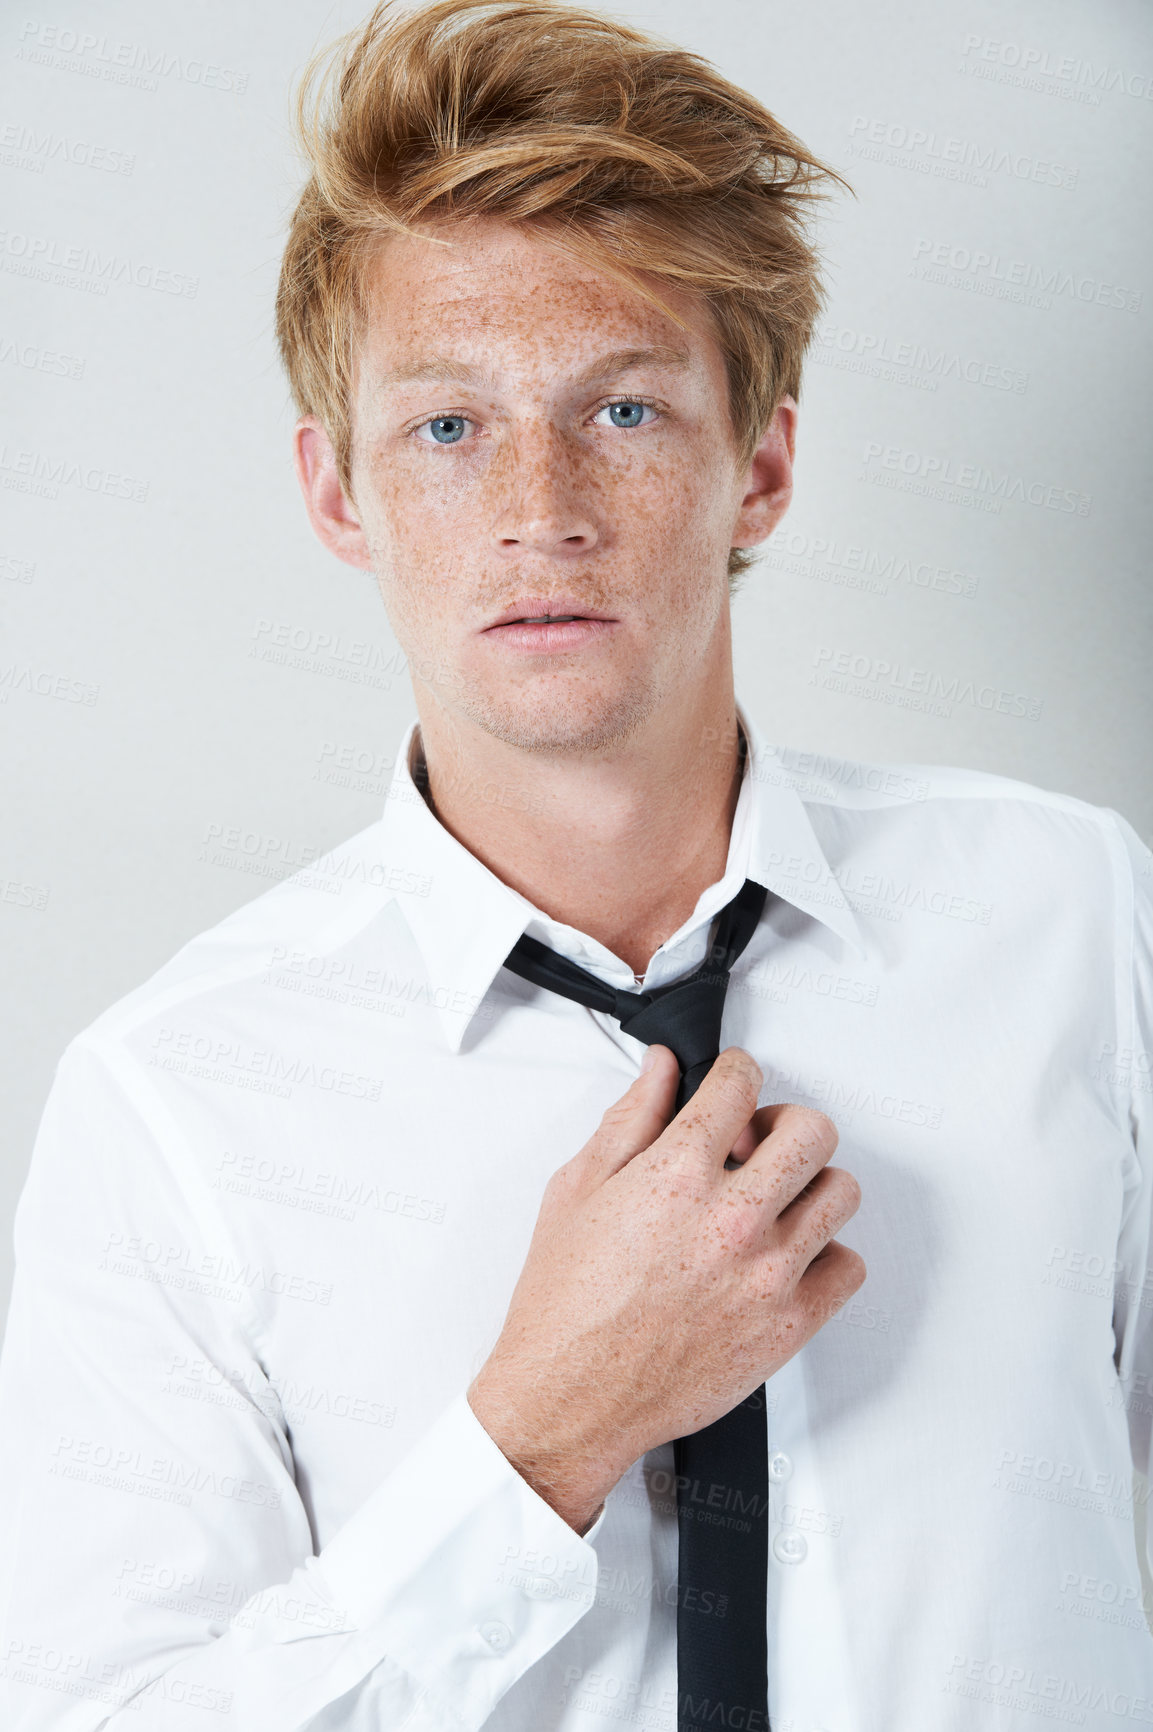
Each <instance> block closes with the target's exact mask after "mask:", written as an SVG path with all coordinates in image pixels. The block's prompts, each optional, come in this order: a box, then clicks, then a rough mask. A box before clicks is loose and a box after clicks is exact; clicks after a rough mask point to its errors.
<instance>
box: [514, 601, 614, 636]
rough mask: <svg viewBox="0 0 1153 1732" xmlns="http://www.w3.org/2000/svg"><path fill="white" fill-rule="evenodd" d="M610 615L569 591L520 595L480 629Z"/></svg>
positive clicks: (561, 621) (595, 618) (546, 623)
mask: <svg viewBox="0 0 1153 1732" xmlns="http://www.w3.org/2000/svg"><path fill="white" fill-rule="evenodd" d="M612 618H613V615H612V614H609V613H603V612H602V611H601V610H600V609H599V608H595V607H589V606H587V605H586V603H584V602H582V601H579V600H578V599H577V598H576V597H575V596H571V595H550V596H545V595H524V596H521V597H520V598H519V599H518V600H516V601H514V602H513V604H512V606H511V607H507V608H505V610H504V612H503V613H502V614H499V615H498V616H497V618H496V619H494V620H490V621H489V623H488V625H487V626H485V627H484V628H483V629H484V630H485V631H495V630H496V629H497V628H498V627H500V626H505V625H556V624H564V623H567V622H569V621H575V620H585V619H591V620H612Z"/></svg>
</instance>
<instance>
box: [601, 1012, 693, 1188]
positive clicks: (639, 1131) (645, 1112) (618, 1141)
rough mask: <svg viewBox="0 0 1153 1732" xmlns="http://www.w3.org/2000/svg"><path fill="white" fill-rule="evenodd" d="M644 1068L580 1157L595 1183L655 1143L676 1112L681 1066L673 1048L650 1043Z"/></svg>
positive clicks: (604, 1120) (610, 1175)
mask: <svg viewBox="0 0 1153 1732" xmlns="http://www.w3.org/2000/svg"><path fill="white" fill-rule="evenodd" d="M645 1058H646V1060H648V1064H649V1068H648V1069H647V1070H642V1071H641V1073H640V1075H639V1076H637V1077H635V1078H634V1079H633V1081H632V1082H631V1083H630V1084H629V1086H628V1088H627V1089H626V1090H625V1092H624V1094H623V1095H621V1097H620V1099H619V1100H615V1101H614V1102H613V1104H612V1105H611V1106H610V1107H608V1108H606V1110H605V1112H604V1114H603V1115H602V1118H601V1122H600V1125H599V1126H598V1128H597V1130H596V1131H595V1132H594V1134H593V1136H592V1137H591V1138H590V1139H589V1141H588V1142H587V1143H586V1144H585V1146H584V1148H583V1149H582V1150H581V1151H580V1154H579V1155H578V1156H577V1157H576V1160H577V1161H579V1162H580V1163H581V1165H582V1167H583V1168H585V1169H587V1172H588V1176H589V1178H590V1179H592V1181H593V1182H594V1183H597V1184H603V1182H604V1181H605V1179H608V1178H611V1177H612V1175H613V1174H614V1173H617V1172H619V1171H620V1169H621V1168H622V1167H623V1166H626V1165H627V1164H628V1162H629V1161H631V1160H632V1159H633V1156H634V1155H639V1154H640V1152H641V1150H642V1149H647V1148H648V1147H649V1145H650V1144H651V1143H654V1142H655V1141H656V1139H657V1138H658V1137H659V1136H660V1134H661V1132H662V1131H663V1130H664V1128H665V1126H666V1125H667V1124H668V1122H669V1120H670V1118H671V1117H672V1114H673V1104H674V1102H675V1100H676V1094H677V1084H678V1083H679V1081H680V1074H681V1073H680V1066H679V1065H678V1064H677V1061H676V1056H675V1054H674V1053H673V1051H672V1049H671V1048H670V1047H667V1046H650V1047H649V1049H648V1052H647V1053H646V1054H645Z"/></svg>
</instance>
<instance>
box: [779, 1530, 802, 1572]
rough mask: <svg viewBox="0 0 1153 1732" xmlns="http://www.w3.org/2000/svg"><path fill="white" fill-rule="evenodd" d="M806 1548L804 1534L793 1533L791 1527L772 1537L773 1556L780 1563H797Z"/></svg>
mask: <svg viewBox="0 0 1153 1732" xmlns="http://www.w3.org/2000/svg"><path fill="white" fill-rule="evenodd" d="M808 1549H809V1542H808V1540H807V1539H806V1538H805V1536H804V1534H798V1533H794V1532H793V1530H792V1529H791V1528H785V1529H784V1531H783V1532H782V1533H779V1534H777V1535H775V1537H774V1539H773V1556H774V1557H775V1558H776V1559H777V1560H778V1562H780V1563H782V1564H799V1563H800V1562H801V1559H802V1558H803V1557H804V1556H805V1553H806V1552H807V1551H808Z"/></svg>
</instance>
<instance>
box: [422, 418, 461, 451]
mask: <svg viewBox="0 0 1153 1732" xmlns="http://www.w3.org/2000/svg"><path fill="white" fill-rule="evenodd" d="M468 425H469V422H468V421H467V420H466V418H465V417H464V416H463V415H437V416H436V417H435V419H433V420H432V421H425V422H424V423H423V424H422V427H418V428H417V432H418V433H419V432H421V431H422V428H423V427H427V428H428V429H429V432H430V433H431V435H432V437H433V439H434V440H435V441H436V443H437V444H438V445H455V444H456V442H457V440H458V439H463V437H464V430H465V428H466V427H467V426H468ZM425 444H428V440H425Z"/></svg>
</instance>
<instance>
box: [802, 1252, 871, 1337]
mask: <svg viewBox="0 0 1153 1732" xmlns="http://www.w3.org/2000/svg"><path fill="white" fill-rule="evenodd" d="M867 1274H868V1269H867V1268H866V1267H865V1260H864V1258H863V1257H862V1256H861V1255H860V1253H859V1252H858V1251H853V1250H850V1248H849V1246H848V1245H842V1244H840V1243H839V1242H838V1241H837V1240H836V1239H830V1241H829V1243H828V1244H827V1245H826V1246H825V1247H824V1249H823V1250H822V1251H820V1252H818V1254H817V1256H815V1257H814V1258H813V1260H812V1262H811V1263H810V1264H809V1266H808V1268H807V1269H806V1270H805V1271H804V1273H803V1275H802V1276H801V1278H800V1280H799V1281H798V1282H797V1286H796V1290H795V1292H794V1294H793V1299H794V1302H795V1303H796V1304H799V1305H800V1306H801V1308H802V1314H803V1315H804V1316H805V1318H806V1319H807V1320H808V1321H809V1322H810V1323H812V1324H813V1326H814V1332H815V1330H816V1329H820V1328H821V1327H822V1326H823V1325H824V1324H826V1323H827V1322H828V1321H829V1319H830V1317H835V1316H836V1314H837V1312H838V1311H839V1310H840V1309H841V1307H842V1305H844V1303H845V1301H846V1300H847V1299H851V1298H852V1296H853V1294H854V1293H855V1292H856V1291H857V1289H858V1288H859V1287H861V1286H862V1285H863V1284H864V1281H865V1277H866V1276H867Z"/></svg>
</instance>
